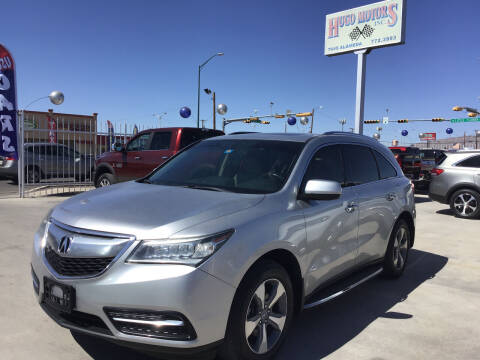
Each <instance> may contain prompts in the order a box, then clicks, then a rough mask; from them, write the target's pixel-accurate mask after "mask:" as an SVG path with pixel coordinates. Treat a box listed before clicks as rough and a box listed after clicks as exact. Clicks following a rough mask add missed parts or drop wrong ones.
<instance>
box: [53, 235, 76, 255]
mask: <svg viewBox="0 0 480 360" xmlns="http://www.w3.org/2000/svg"><path fill="white" fill-rule="evenodd" d="M72 241H73V239H72V237H70V236H68V235H65V236H63V237H62V239H61V240H60V244H58V248H57V252H58V253H59V254H66V253H68V251H69V250H70V245H72Z"/></svg>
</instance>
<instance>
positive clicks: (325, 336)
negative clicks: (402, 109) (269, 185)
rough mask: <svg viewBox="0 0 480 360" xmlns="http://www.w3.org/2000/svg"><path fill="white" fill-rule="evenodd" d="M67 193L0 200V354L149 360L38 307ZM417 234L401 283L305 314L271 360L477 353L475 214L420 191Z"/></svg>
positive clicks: (39, 359) (364, 290)
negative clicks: (35, 267) (49, 240)
mask: <svg viewBox="0 0 480 360" xmlns="http://www.w3.org/2000/svg"><path fill="white" fill-rule="evenodd" d="M64 199H65V197H44V198H38V199H0V229H1V230H0V231H1V232H0V233H1V234H2V236H1V239H2V241H1V244H0V288H1V289H2V291H1V292H0V305H1V306H0V317H1V319H2V321H1V322H0V332H1V333H2V337H1V340H0V359H16V360H17V359H35V360H43V359H65V360H67V359H89V358H94V359H118V360H121V359H149V357H148V356H145V355H143V354H140V353H136V352H133V351H131V350H128V349H125V348H122V347H119V346H116V345H113V344H109V343H106V342H103V341H100V340H98V339H94V338H90V337H86V336H82V335H78V334H75V335H74V336H72V334H71V333H70V332H69V331H68V330H66V329H63V328H60V327H59V326H57V325H56V324H55V323H54V322H53V321H51V320H50V319H49V318H48V317H47V315H46V314H44V313H43V311H42V310H41V309H40V307H39V306H38V305H37V304H36V302H35V300H34V296H33V289H32V283H31V279H30V265H29V261H30V252H31V243H32V237H33V233H34V231H35V229H36V227H37V226H38V224H39V222H40V220H41V218H42V217H43V216H44V214H45V213H46V212H47V210H48V209H49V208H50V207H52V206H54V205H55V204H57V203H59V202H60V201H63V200H64ZM416 200H417V211H418V216H417V237H416V242H415V248H414V249H413V250H412V251H411V252H410V257H409V261H408V266H407V269H406V272H405V274H404V276H403V277H402V278H400V279H399V280H395V281H391V280H386V279H383V278H377V279H374V280H372V281H370V282H368V283H366V284H364V285H362V286H360V287H358V288H356V289H354V290H352V291H351V292H350V293H349V294H347V295H345V296H343V297H340V298H338V299H337V300H334V301H332V302H330V303H327V304H325V305H323V306H320V307H317V308H314V309H312V310H308V311H305V312H303V313H302V315H301V316H300V317H299V318H298V319H297V321H296V323H295V324H294V329H293V331H292V332H291V333H290V335H289V338H288V339H287V341H286V343H285V344H284V346H283V348H282V349H281V351H280V353H279V355H278V356H277V359H282V360H283V359H293V358H296V359H307V360H314V359H320V358H324V357H325V358H328V359H473V358H478V354H479V353H480V345H479V344H478V338H480V326H479V325H478V324H479V323H480V314H479V312H478V304H480V282H479V281H478V279H479V275H480V260H479V255H478V254H479V252H478V249H479V243H478V242H479V236H478V233H479V232H478V230H479V226H480V221H478V220H477V221H475V220H473V221H472V220H462V219H458V218H455V217H453V216H452V214H451V213H450V211H449V209H448V208H447V207H446V206H445V205H441V204H438V203H434V202H431V201H430V200H429V199H428V198H427V197H426V196H424V195H418V196H417V197H416Z"/></svg>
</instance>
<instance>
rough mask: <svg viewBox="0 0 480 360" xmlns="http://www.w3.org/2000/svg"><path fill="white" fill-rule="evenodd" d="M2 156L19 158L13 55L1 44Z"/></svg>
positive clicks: (0, 128) (0, 152) (0, 137)
mask: <svg viewBox="0 0 480 360" xmlns="http://www.w3.org/2000/svg"><path fill="white" fill-rule="evenodd" d="M0 156H5V157H13V158H14V159H18V152H17V93H16V90H15V64H14V62H13V58H12V55H10V53H9V52H8V50H7V49H6V48H4V47H3V46H2V45H0Z"/></svg>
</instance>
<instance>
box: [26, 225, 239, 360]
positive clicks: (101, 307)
mask: <svg viewBox="0 0 480 360" xmlns="http://www.w3.org/2000/svg"><path fill="white" fill-rule="evenodd" d="M42 240H43V239H42V235H40V234H38V233H37V234H35V239H34V248H33V254H32V269H33V272H34V273H35V275H36V277H37V279H36V281H37V282H38V294H37V293H35V296H36V297H37V301H38V302H39V303H40V304H41V305H42V307H44V310H45V311H46V312H47V314H48V315H49V316H50V317H52V318H53V319H54V320H55V321H56V322H57V323H58V324H59V325H61V326H63V327H66V328H69V329H72V330H76V331H80V332H84V333H88V334H91V335H96V336H101V337H104V338H107V339H109V340H115V341H120V342H124V343H127V344H128V343H130V344H132V345H135V344H137V345H147V346H148V345H151V346H159V347H162V348H170V349H177V350H179V351H182V350H184V351H187V352H188V351H189V350H194V349H197V348H204V347H206V346H208V345H210V344H212V343H217V342H219V341H221V340H222V339H223V338H224V336H225V330H226V325H227V321H228V317H229V313H230V307H231V304H232V301H233V297H234V294H235V288H234V287H233V286H231V285H229V284H227V283H225V282H223V281H222V280H219V279H217V278H215V277H213V276H212V275H210V274H208V273H206V272H205V271H202V270H201V269H200V268H194V267H191V266H184V265H168V264H161V265H154V264H129V263H125V259H126V258H127V257H128V255H129V253H130V252H131V250H132V249H133V248H134V247H135V246H136V244H137V242H134V243H133V244H132V245H131V246H130V248H129V249H128V250H127V251H126V252H125V253H124V254H123V255H122V256H121V257H120V258H119V259H118V260H117V261H116V262H115V263H114V264H113V265H112V266H111V267H110V268H109V269H108V270H107V271H106V272H105V273H103V274H102V275H100V276H98V277H95V278H90V279H61V280H60V279H56V278H55V276H54V275H53V274H52V273H51V272H50V271H49V269H48V267H47V266H46V265H45V263H44V262H45V261H46V260H44V258H43V248H42ZM44 277H47V278H51V279H54V280H56V281H59V282H61V283H64V284H67V285H70V286H73V287H74V288H75V293H76V305H75V307H74V313H75V314H77V315H78V314H87V315H93V316H94V317H98V318H99V319H101V321H102V322H103V323H104V324H105V325H106V329H101V326H100V327H91V326H85V325H82V324H83V323H82V322H72V321H68V317H67V320H65V317H62V316H59V315H61V314H58V313H57V314H56V313H54V312H52V311H49V309H48V308H45V305H44V304H43V303H42V299H43V291H44V284H43V282H44V280H43V279H44ZM105 308H120V309H141V310H146V311H160V312H175V313H180V314H182V315H183V316H185V318H186V319H188V321H189V322H190V324H191V325H192V327H193V329H194V330H195V333H196V338H195V339H194V340H189V341H179V340H169V339H159V338H152V337H148V336H137V335H129V334H125V333H123V332H120V331H118V330H117V329H116V327H115V326H114V324H113V323H112V321H111V320H110V318H109V317H108V316H107V314H106V313H105Z"/></svg>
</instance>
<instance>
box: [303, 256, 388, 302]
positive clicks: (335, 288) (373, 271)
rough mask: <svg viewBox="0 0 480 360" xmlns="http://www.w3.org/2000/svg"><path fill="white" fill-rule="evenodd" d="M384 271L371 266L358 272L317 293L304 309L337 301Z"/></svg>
mask: <svg viewBox="0 0 480 360" xmlns="http://www.w3.org/2000/svg"><path fill="white" fill-rule="evenodd" d="M382 271H383V268H382V267H379V266H378V265H376V266H369V267H367V268H366V269H364V270H362V271H359V272H356V273H354V274H352V275H350V276H348V277H346V278H344V279H342V280H340V281H338V282H336V283H334V284H332V285H330V286H327V287H326V288H323V289H321V290H318V291H315V292H314V293H313V294H312V296H310V298H309V299H308V300H309V301H308V304H305V305H304V306H303V308H304V309H310V308H312V307H315V306H318V305H321V304H323V303H326V302H327V301H330V300H332V299H335V298H336V297H338V296H340V295H343V294H345V293H346V292H348V291H350V290H352V289H353V288H355V287H357V286H358V285H360V284H363V283H364V282H365V281H367V280H370V279H371V278H374V277H375V276H377V275H379V274H380V273H381V272H382Z"/></svg>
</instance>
